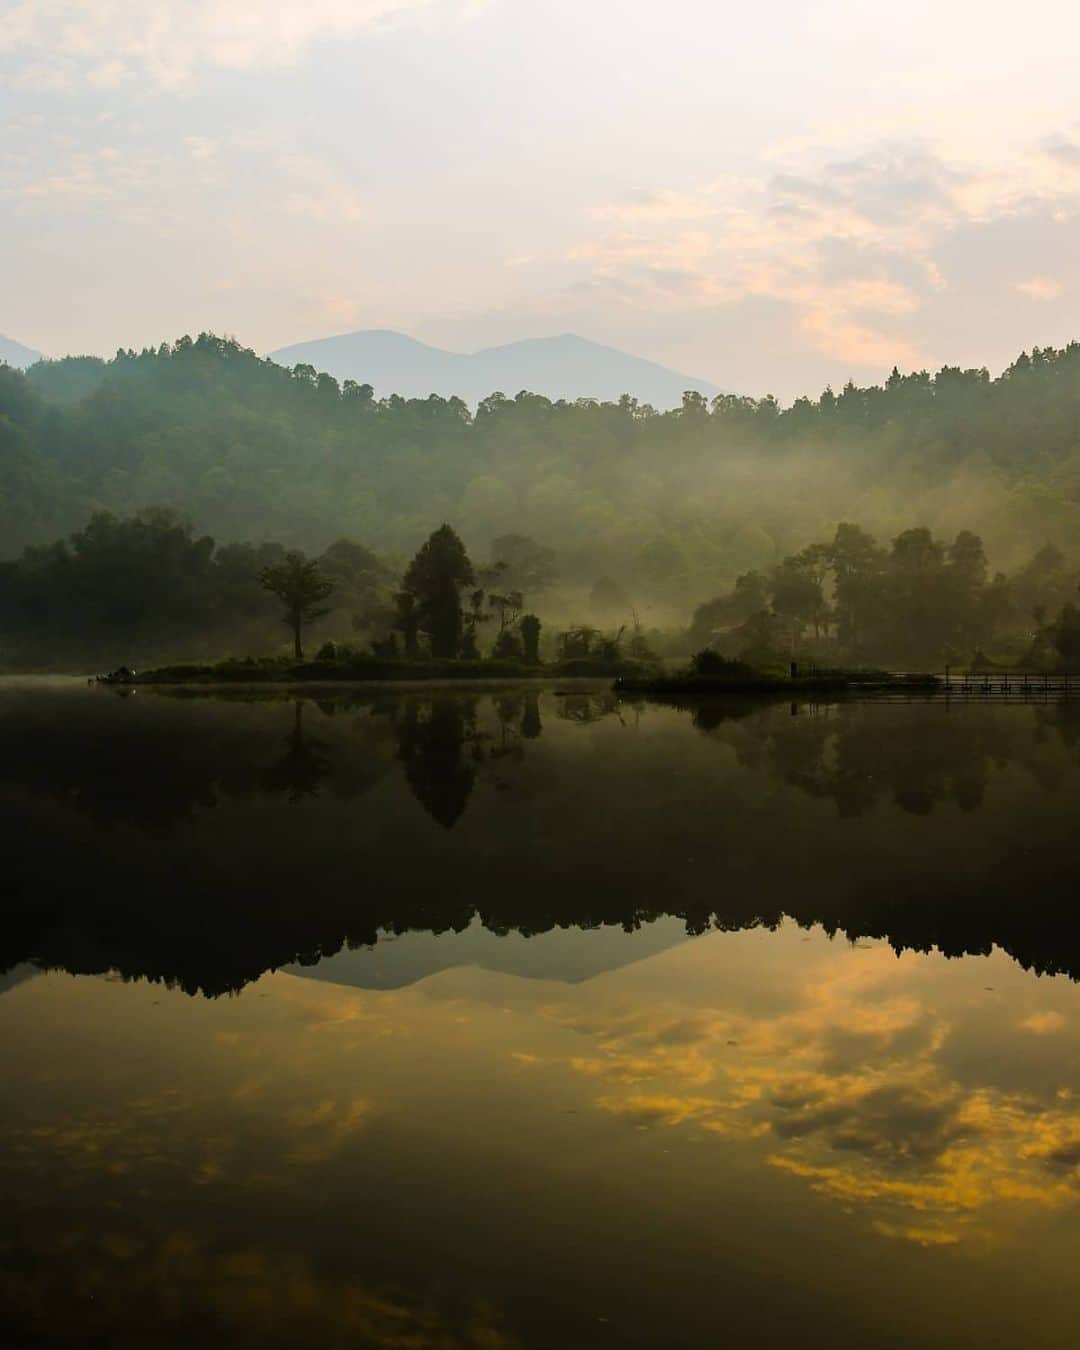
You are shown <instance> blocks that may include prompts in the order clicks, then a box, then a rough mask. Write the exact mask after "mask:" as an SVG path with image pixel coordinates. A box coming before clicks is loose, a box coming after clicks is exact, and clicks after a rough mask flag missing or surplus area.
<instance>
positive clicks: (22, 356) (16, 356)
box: [0, 333, 45, 370]
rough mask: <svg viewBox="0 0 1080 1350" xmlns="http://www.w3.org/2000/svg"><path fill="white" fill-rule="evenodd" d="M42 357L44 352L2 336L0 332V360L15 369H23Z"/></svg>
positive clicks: (42, 358)
mask: <svg viewBox="0 0 1080 1350" xmlns="http://www.w3.org/2000/svg"><path fill="white" fill-rule="evenodd" d="M44 359H45V356H44V353H42V352H36V351H35V350H34V349H33V347H26V346H24V345H23V344H22V343H21V342H16V341H15V339H14V338H9V337H4V335H3V334H2V333H0V362H6V363H7V364H8V365H9V366H14V367H15V369H16V370H25V369H26V368H27V366H32V365H33V364H34V362H35V361H43V360H44Z"/></svg>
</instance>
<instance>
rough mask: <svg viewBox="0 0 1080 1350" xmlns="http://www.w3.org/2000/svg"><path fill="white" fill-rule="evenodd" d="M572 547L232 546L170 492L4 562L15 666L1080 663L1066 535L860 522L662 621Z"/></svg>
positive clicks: (5, 643) (1079, 625) (513, 540)
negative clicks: (990, 544) (1000, 547)
mask: <svg viewBox="0 0 1080 1350" xmlns="http://www.w3.org/2000/svg"><path fill="white" fill-rule="evenodd" d="M561 561H562V560H561V558H560V555H559V554H558V553H557V552H556V550H554V549H553V548H550V547H548V546H546V545H544V544H542V543H540V542H538V541H536V540H535V539H532V538H530V537H529V536H527V535H518V534H507V535H501V536H497V537H496V538H495V539H494V540H493V541H492V544H491V546H490V549H489V553H488V556H487V558H484V557H483V555H479V554H478V555H476V556H475V557H474V556H470V553H469V551H468V549H467V547H466V544H465V542H464V541H463V540H462V539H461V537H460V536H459V535H458V533H457V532H456V531H455V530H454V529H453V527H452V526H450V525H448V524H443V525H442V526H440V527H439V528H438V529H436V530H434V531H432V533H431V534H430V536H429V537H428V539H427V540H426V541H425V542H424V543H423V544H422V546H421V547H420V549H418V550H417V553H416V555H415V557H414V558H413V559H412V561H411V562H410V563H409V564H408V566H407V567H405V568H401V567H400V566H399V565H396V564H395V563H394V562H393V561H392V560H389V559H387V558H385V557H380V556H379V555H378V554H376V553H375V552H374V551H373V550H372V549H370V548H368V547H366V546H365V545H364V544H362V543H359V542H357V541H355V540H350V539H346V538H340V539H337V540H335V541H334V542H333V543H331V544H330V545H329V546H328V547H326V548H325V549H324V550H322V551H321V552H320V553H318V554H316V555H314V556H312V557H307V556H306V555H304V554H303V553H302V552H301V551H299V550H295V549H286V548H285V546H284V545H283V544H282V543H280V542H263V543H258V544H256V543H245V542H233V543H226V544H221V545H219V544H217V543H216V542H215V540H214V539H213V538H212V537H211V536H209V535H205V534H198V533H197V532H196V531H195V530H194V528H193V527H192V525H191V523H190V522H189V521H187V520H185V519H184V518H183V517H181V516H180V515H178V514H177V513H176V512H175V511H172V510H169V509H166V508H161V507H156V508H148V509H146V510H143V511H140V512H137V513H135V514H134V515H132V516H130V517H118V516H114V515H111V514H110V513H108V512H104V511H99V512H96V513H95V514H94V515H93V516H92V517H91V519H90V521H89V522H88V523H87V524H86V525H85V526H84V527H83V528H82V529H80V530H77V531H75V532H74V533H73V534H72V535H71V536H70V537H69V538H68V539H63V540H58V541H55V542H53V543H51V544H45V545H31V546H28V547H27V548H26V549H25V550H24V551H23V553H22V555H21V556H20V557H19V558H17V559H16V560H14V561H11V562H7V563H0V667H2V668H7V669H31V670H32V669H61V670H65V669H71V670H82V669H85V667H86V666H87V664H90V665H95V664H96V665H99V666H100V665H110V664H115V663H116V661H117V659H122V660H123V661H124V662H125V663H128V664H138V665H140V666H143V665H146V664H149V663H160V662H162V661H166V662H170V661H171V662H182V661H192V660H196V661H206V660H219V659H222V658H225V657H238V658H241V659H246V660H251V659H258V658H275V659H277V660H280V661H284V660H286V659H288V657H289V655H290V653H291V657H292V658H293V659H294V660H296V661H302V660H303V659H304V658H305V645H304V644H305V643H307V653H306V654H307V656H308V657H309V658H310V657H311V656H313V655H317V656H318V657H319V658H320V659H322V660H330V661H336V660H339V659H342V658H345V659H354V658H356V657H357V656H359V657H361V658H370V657H377V658H381V659H383V660H388V661H391V662H399V663H409V662H418V661H420V662H422V661H430V660H432V659H435V660H438V661H443V662H445V661H450V662H460V661H463V660H464V661H468V662H477V661H484V660H490V659H494V660H496V661H501V662H504V663H507V662H508V663H516V664H517V665H518V666H525V667H536V666H538V665H539V664H540V663H541V662H544V661H546V662H556V663H558V668H559V670H560V671H561V672H562V673H577V674H590V673H591V674H598V675H602V674H615V673H619V670H620V668H621V666H622V665H623V664H625V663H629V664H631V665H634V664H635V663H636V665H638V666H640V665H643V664H644V665H648V664H654V663H656V662H657V661H659V660H663V659H667V660H670V659H685V658H688V657H690V656H691V655H693V654H694V653H700V652H701V651H703V650H707V651H711V652H715V653H718V654H720V655H722V656H723V657H725V658H729V659H730V658H737V659H739V660H741V661H745V662H749V663H751V664H752V665H753V666H755V667H756V668H759V669H765V668H769V667H786V666H787V665H788V663H789V661H790V659H792V658H796V657H797V658H798V659H799V660H801V661H810V662H813V663H821V664H824V665H826V666H827V665H830V664H834V665H835V664H837V663H855V664H859V663H867V662H872V663H879V664H884V665H888V666H890V667H892V668H906V669H929V670H940V669H941V668H942V667H943V666H945V665H953V666H956V667H961V666H963V667H969V668H973V669H979V668H988V667H990V666H992V665H994V664H1004V665H1007V666H1012V667H1023V668H1025V669H1031V670H1054V669H1067V670H1070V671H1075V670H1077V669H1080V610H1078V608H1077V605H1076V599H1077V592H1078V583H1080V565H1078V562H1077V560H1076V559H1075V558H1073V559H1069V558H1068V557H1066V555H1065V554H1064V553H1062V551H1061V550H1060V549H1058V548H1057V547H1056V546H1054V545H1052V544H1045V545H1043V546H1042V548H1040V549H1038V550H1037V551H1036V552H1035V553H1034V554H1033V556H1032V557H1031V558H1029V559H1028V560H1027V561H1026V562H1024V563H1023V564H1022V565H1021V566H1020V567H1018V568H1016V569H1015V570H1014V571H1013V572H1011V573H1009V574H1006V573H1005V572H1002V571H993V572H992V571H991V569H990V565H989V562H988V559H987V555H986V551H985V549H984V546H983V541H982V539H981V538H980V536H979V535H977V534H975V533H974V532H972V531H970V530H962V531H960V532H959V533H958V534H957V535H956V536H955V538H954V539H952V540H951V541H947V540H943V539H939V538H937V537H935V536H934V535H933V533H932V532H931V531H930V530H929V529H927V528H926V527H925V526H913V527H909V528H908V529H906V530H903V531H901V532H900V533H899V534H898V535H896V536H895V537H894V538H893V539H892V540H891V541H889V542H888V543H887V544H884V543H879V542H878V540H877V539H875V537H874V536H872V535H871V534H869V533H868V532H867V531H866V530H865V529H863V528H862V527H861V526H860V525H857V524H853V523H851V522H841V524H840V525H839V526H837V528H836V530H835V531H834V533H833V534H832V536H831V537H829V538H827V539H825V540H821V541H817V542H812V543H809V544H807V545H806V546H804V547H803V548H802V549H800V550H799V551H798V552H796V553H793V554H789V555H787V556H786V557H784V558H781V559H780V560H779V562H777V563H774V564H773V565H771V566H769V567H766V568H763V569H752V570H750V571H748V572H744V573H740V574H739V575H738V576H737V577H736V579H735V581H734V583H733V584H732V585H731V586H729V587H727V588H725V589H724V590H723V591H722V592H721V593H720V594H718V595H715V596H713V597H712V598H710V599H709V600H707V601H705V602H703V603H702V604H700V605H698V606H697V607H696V608H695V609H694V610H693V612H691V610H690V607H689V605H687V606H686V607H685V608H684V610H683V611H682V614H681V616H680V617H679V618H678V619H676V620H673V621H672V622H670V623H669V624H668V625H667V626H666V627H651V628H650V627H646V626H645V625H644V624H643V623H642V622H641V619H640V616H639V612H638V609H637V607H636V604H635V601H634V597H633V596H632V595H631V594H630V593H628V592H627V591H625V590H624V589H623V588H622V587H620V586H619V585H618V583H616V582H615V581H614V580H613V579H612V578H610V577H601V578H599V579H598V580H597V581H596V582H595V583H594V584H593V585H592V587H591V588H589V589H588V590H587V591H586V590H584V589H582V588H574V587H570V588H567V587H565V586H563V585H562V584H561V582H560V566H561ZM275 654H276V656H275ZM418 673H420V672H418ZM426 673H433V672H426Z"/></svg>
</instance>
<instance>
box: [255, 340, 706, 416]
mask: <svg viewBox="0 0 1080 1350" xmlns="http://www.w3.org/2000/svg"><path fill="white" fill-rule="evenodd" d="M270 359H271V360H272V361H276V362H277V363H278V364H279V365H283V366H289V367H292V366H295V365H297V364H303V365H311V366H314V367H315V369H316V370H324V371H326V372H327V373H328V374H330V375H333V376H334V378H335V379H338V380H355V381H356V382H357V383H358V384H370V385H371V386H372V388H373V389H374V391H375V393H376V395H378V396H380V397H383V396H386V395H388V394H400V395H402V397H404V398H424V397H426V396H427V395H428V394H439V395H441V396H442V397H443V398H449V397H451V396H452V395H456V396H457V397H458V398H461V399H464V400H465V402H466V403H468V404H470V405H471V406H474V407H475V405H476V404H477V403H479V402H480V400H481V399H483V398H486V397H487V396H488V395H489V394H491V393H492V392H493V391H495V390H501V391H502V392H503V393H505V394H511V395H513V394H516V393H518V391H519V390H521V389H528V390H529V391H530V392H531V393H534V394H542V395H543V396H544V397H545V398H550V399H560V398H564V399H578V398H595V399H604V400H609V401H615V400H617V399H618V398H619V397H620V395H622V394H630V395H631V396H632V397H634V398H636V399H638V400H639V401H640V402H642V403H650V404H652V405H653V407H655V408H661V409H663V408H674V407H677V406H678V405H679V403H681V401H682V396H683V392H684V391H685V390H687V389H692V390H695V391H696V392H697V393H700V394H705V395H706V396H707V397H710V398H711V397H712V396H713V395H715V394H718V393H719V392H720V390H719V389H718V388H717V387H716V386H715V385H713V384H710V383H709V382H708V380H699V379H695V378H694V377H693V376H690V375H680V374H679V373H678V371H674V370H668V369H667V367H666V366H661V365H657V364H656V363H655V362H654V361H645V360H643V359H642V358H641V357H639V356H631V355H629V354H628V353H626V352H621V351H617V350H616V349H615V348H614V347H605V346H601V345H600V344H599V343H596V342H589V341H587V340H586V339H585V338H581V337H576V336H575V335H574V334H573V333H564V334H562V336H560V337H550V338H531V339H528V340H526V341H522V342H512V343H509V344H508V345H507V346H503V347H488V348H486V349H485V350H483V351H479V352H473V353H471V354H468V355H465V354H462V353H458V352H448V351H443V350H441V349H440V348H438V347H429V346H427V345H426V344H425V343H423V342H417V341H416V340H415V339H414V338H410V337H406V336H405V335H404V334H403V333H391V332H385V331H382V330H379V329H374V330H371V331H367V332H360V333H344V334H342V335H341V336H340V337H330V338H320V339H318V340H316V341H314V342H300V343H297V344H295V345H294V346H290V347H282V348H280V349H279V350H278V351H276V352H271V353H270Z"/></svg>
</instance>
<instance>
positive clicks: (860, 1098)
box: [546, 947, 1080, 1246]
mask: <svg viewBox="0 0 1080 1350" xmlns="http://www.w3.org/2000/svg"><path fill="white" fill-rule="evenodd" d="M805 951H806V949H805V948H803V952H804V953H805ZM803 968H804V970H805V973H804V974H803V975H802V976H801V981H800V979H799V977H797V976H795V975H794V972H793V970H792V968H791V967H782V968H781V970H780V971H774V972H771V974H770V976H769V978H771V979H772V980H773V981H776V982H778V988H777V990H776V991H774V990H773V989H772V988H768V987H765V977H764V975H763V987H762V988H761V989H757V990H755V991H754V996H753V997H754V1002H756V1003H759V1004H760V1005H761V1007H762V1010H761V1011H758V1012H757V1014H756V1015H755V1016H750V1015H748V1013H747V1011H746V1002H747V1000H746V999H745V998H740V997H738V996H737V995H736V997H734V998H733V999H732V1000H731V1006H730V1007H710V1008H709V1009H708V1010H706V1011H699V1012H694V1013H688V1012H686V1010H685V1009H684V1010H683V1011H682V1013H681V1014H680V1012H679V1011H678V1010H677V1009H676V1008H674V1007H672V1006H666V1007H663V1008H656V1007H655V1006H653V1007H651V1008H650V1007H649V1005H648V1004H644V1005H643V1006H641V1007H638V1008H632V1007H628V1006H627V1005H626V1003H625V1001H621V1002H620V1004H619V1006H618V1008H617V1009H615V1010H613V1014H612V1016H611V1018H610V1020H609V1021H605V1018H604V1015H603V1011H602V1009H598V1008H594V1009H592V1010H591V1014H590V1015H582V1014H581V1013H580V1011H579V1012H577V1013H576V1014H571V1012H570V1011H569V1010H567V1009H562V1008H555V1007H552V1008H549V1009H547V1010H546V1011H547V1014H548V1016H550V1017H553V1018H554V1019H555V1020H557V1021H559V1022H561V1023H562V1024H563V1025H564V1026H571V1027H573V1029H574V1030H576V1031H578V1032H579V1033H581V1034H586V1035H588V1036H589V1037H590V1038H591V1039H592V1041H593V1042H594V1045H595V1053H592V1054H588V1055H578V1056H573V1057H571V1059H570V1065H571V1067H572V1068H573V1069H574V1070H575V1071H576V1072H577V1073H580V1074H585V1075H588V1076H589V1077H592V1078H596V1079H599V1080H600V1081H601V1082H602V1083H603V1084H604V1092H603V1093H602V1094H601V1095H600V1096H599V1097H598V1098H597V1099H596V1105H597V1106H598V1107H599V1108H600V1109H601V1110H602V1111H604V1112H605V1113H607V1114H609V1115H613V1116H616V1117H618V1118H620V1119H622V1120H624V1121H626V1122H627V1123H628V1124H631V1125H633V1126H635V1127H637V1128H646V1129H647V1128H651V1127H658V1128H682V1129H688V1130H692V1131H695V1132H697V1133H699V1134H700V1133H704V1132H707V1133H708V1134H711V1135H719V1136H721V1137H723V1138H725V1139H729V1140H743V1141H749V1140H755V1139H758V1140H764V1141H768V1142H770V1143H771V1146H772V1147H771V1149H770V1150H769V1151H768V1152H767V1153H766V1154H765V1155H764V1156H763V1159H762V1161H763V1162H765V1163H767V1164H768V1165H770V1166H772V1167H774V1168H776V1169H778V1170H780V1171H783V1172H786V1173H787V1174H788V1175H790V1176H793V1177H798V1178H801V1179H803V1180H804V1181H805V1182H806V1183H808V1184H809V1185H810V1186H811V1187H812V1188H813V1189H814V1190H815V1191H817V1192H819V1193H820V1194H822V1195H824V1196H828V1197H830V1198H831V1199H833V1200H836V1201H838V1202H841V1203H842V1204H843V1205H844V1206H846V1207H852V1206H854V1207H862V1208H864V1209H865V1210H866V1211H867V1212H868V1217H869V1219H870V1221H871V1224H872V1227H873V1228H874V1230H875V1231H876V1232H878V1233H880V1234H881V1235H883V1236H887V1237H893V1238H898V1239H903V1240H906V1241H911V1242H914V1243H918V1244H920V1245H923V1246H938V1245H944V1244H951V1243H954V1242H956V1241H959V1240H960V1237H961V1236H963V1235H964V1234H965V1233H967V1234H970V1233H971V1232H973V1231H984V1228H985V1220H986V1218H987V1215H988V1213H989V1210H990V1207H991V1206H992V1205H1000V1204H1002V1203H1005V1202H1021V1203H1024V1204H1029V1205H1030V1204H1034V1205H1038V1206H1052V1207H1057V1206H1062V1205H1065V1204H1071V1203H1075V1202H1076V1201H1078V1200H1080V1109H1078V1104H1077V1102H1076V1100H1074V1098H1073V1096H1072V1094H1071V1093H1070V1092H1069V1091H1067V1090H1064V1089H1058V1090H1056V1091H1055V1090H1051V1089H1047V1090H1046V1092H1045V1093H1043V1094H1040V1093H1039V1092H1033V1091H1023V1092H1020V1091H1017V1092H1010V1091H1009V1090H1008V1089H1007V1088H1006V1087H1003V1086H1001V1085H996V1084H995V1085H988V1084H985V1083H982V1082H978V1081H976V1082H965V1081H961V1080H960V1079H959V1078H958V1077H957V1076H956V1074H955V1072H954V1071H952V1070H951V1069H950V1066H949V1063H948V1060H947V1056H946V1053H945V1052H946V1048H947V1046H948V1045H949V1040H950V1036H951V1035H952V1033H953V1030H954V1022H955V1020H956V1019H958V1018H960V1017H969V1018H973V1019H975V1020H976V1023H977V1022H978V1018H979V1016H980V1007H985V1005H980V1004H979V1003H978V1001H977V1000H972V998H971V996H970V990H968V989H966V988H964V989H958V988H957V987H956V986H955V985H954V983H953V982H952V981H950V980H942V979H941V974H942V971H943V967H942V964H941V961H940V958H934V957H918V956H908V957H905V958H904V959H902V960H898V959H897V958H896V957H895V956H894V955H893V953H892V952H891V951H890V950H889V949H888V948H885V947H878V948H874V949H871V950H868V951H860V952H859V953H858V954H857V955H856V954H855V952H854V951H853V950H851V949H846V950H843V949H842V950H840V951H837V950H836V949H835V948H833V949H830V951H829V952H828V953H827V954H826V955H825V957H824V958H823V959H822V958H821V957H818V958H817V959H814V957H810V958H809V959H806V960H805V962H804V967H803ZM953 971H957V972H958V971H959V968H956V967H953V968H951V969H950V974H952V973H953ZM785 978H786V980H787V981H791V980H792V979H794V983H791V982H785ZM970 978H971V979H972V980H978V981H979V982H980V984H981V983H982V982H983V980H984V979H985V976H984V975H983V974H981V973H980V972H978V971H976V970H975V969H974V967H972V968H970ZM943 994H948V995H951V996H952V997H953V999H954V1000H955V999H956V998H957V995H958V994H962V997H960V998H959V999H958V1000H957V1001H956V1002H955V1003H954V1004H953V1003H950V1004H949V1006H948V1008H945V1007H944V1006H943V1004H944V1003H945V999H944V997H943ZM710 997H711V995H710ZM770 998H772V999H773V1002H774V1005H776V1004H778V1005H779V1007H778V1010H777V1011H775V1012H770V1011H769V1010H768V1006H769V1001H770ZM1066 1025H1067V1022H1066V1018H1065V1017H1064V1016H1063V1015H1062V1014H1061V1013H1060V1012H1057V1011H1056V1010H1053V1009H1050V1010H1042V1011H1038V1012H1033V1013H1031V1014H1030V1015H1028V1016H1027V1017H1025V1018H1018V1019H1017V1020H1016V1021H1015V1022H1014V1023H1013V1029H1014V1031H1015V1034H1016V1035H1018V1036H1024V1037H1026V1036H1030V1035H1032V1034H1036V1035H1041V1036H1047V1035H1050V1034H1051V1033H1055V1034H1060V1033H1062V1032H1063V1031H1064V1029H1065V1028H1066ZM679 1028H686V1032H685V1034H683V1032H682V1031H680V1030H678V1029H679ZM990 1031H991V1034H993V1035H994V1036H999V1035H1000V1034H1002V1033H1001V1032H1000V1029H999V1028H997V1027H993V1028H991V1029H990ZM990 1062H991V1061H990V1060H989V1059H988V1060H987V1064H988V1065H989V1064H990ZM905 1216H906V1217H905ZM915 1216H918V1217H917V1218H915Z"/></svg>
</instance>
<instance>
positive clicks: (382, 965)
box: [285, 917, 687, 989]
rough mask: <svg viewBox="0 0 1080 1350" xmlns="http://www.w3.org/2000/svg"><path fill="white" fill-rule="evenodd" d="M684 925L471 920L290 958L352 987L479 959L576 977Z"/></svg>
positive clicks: (662, 941) (660, 947)
mask: <svg viewBox="0 0 1080 1350" xmlns="http://www.w3.org/2000/svg"><path fill="white" fill-rule="evenodd" d="M686 937H687V934H686V928H685V925H683V924H681V923H680V922H679V921H678V920H677V919H671V918H669V917H663V918H659V919H657V920H656V922H655V923H652V924H649V925H648V927H646V928H641V929H638V930H637V931H633V932H627V930H626V929H625V928H618V927H615V926H614V925H610V924H609V925H607V926H605V927H603V928H552V929H550V930H549V931H548V932H546V933H537V934H534V935H533V936H532V937H525V936H523V935H522V934H521V933H517V932H510V933H505V934H501V935H500V934H496V933H493V932H491V931H490V930H489V929H487V928H485V927H484V926H483V924H481V923H480V922H479V920H478V919H475V918H474V919H473V921H472V923H470V925H469V927H468V928H466V929H465V930H464V931H463V932H460V933H458V932H453V931H450V932H446V933H440V934H439V935H438V936H436V935H435V934H434V933H423V932H410V933H402V934H400V935H396V936H393V935H391V936H387V935H381V936H380V938H379V941H378V942H377V943H376V945H375V946H373V947H356V948H351V949H348V950H345V951H341V952H338V953H337V954H336V955H335V956H330V957H326V958H324V959H322V960H320V961H319V962H318V964H317V965H314V966H308V965H290V966H286V967H285V969H286V970H288V971H290V972H291V973H292V974H294V975H306V976H309V977H310V978H311V979H315V980H329V981H331V982H332V983H334V984H348V985H353V986H354V987H356V988H357V989H401V988H404V987H405V986H406V985H410V984H415V983H416V982H417V981H418V980H423V979H426V978H427V976H429V975H434V974H436V973H437V972H439V971H441V970H450V969H452V968H454V967H456V966H480V967H481V968H482V969H484V970H494V971H498V972H500V973H501V974H504V975H518V976H523V977H525V978H527V979H532V980H560V981H563V982H565V983H569V984H577V983H579V982H580V981H581V980H588V979H591V978H592V977H593V976H594V975H599V974H601V973H602V972H604V971H609V970H616V969H618V968H619V967H620V966H625V965H628V964H630V963H631V962H633V961H643V960H644V959H645V958H646V957H647V956H653V955H655V954H656V953H657V952H660V951H665V950H666V949H667V948H669V947H672V946H674V945H676V944H677V943H679V942H684V941H686Z"/></svg>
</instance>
